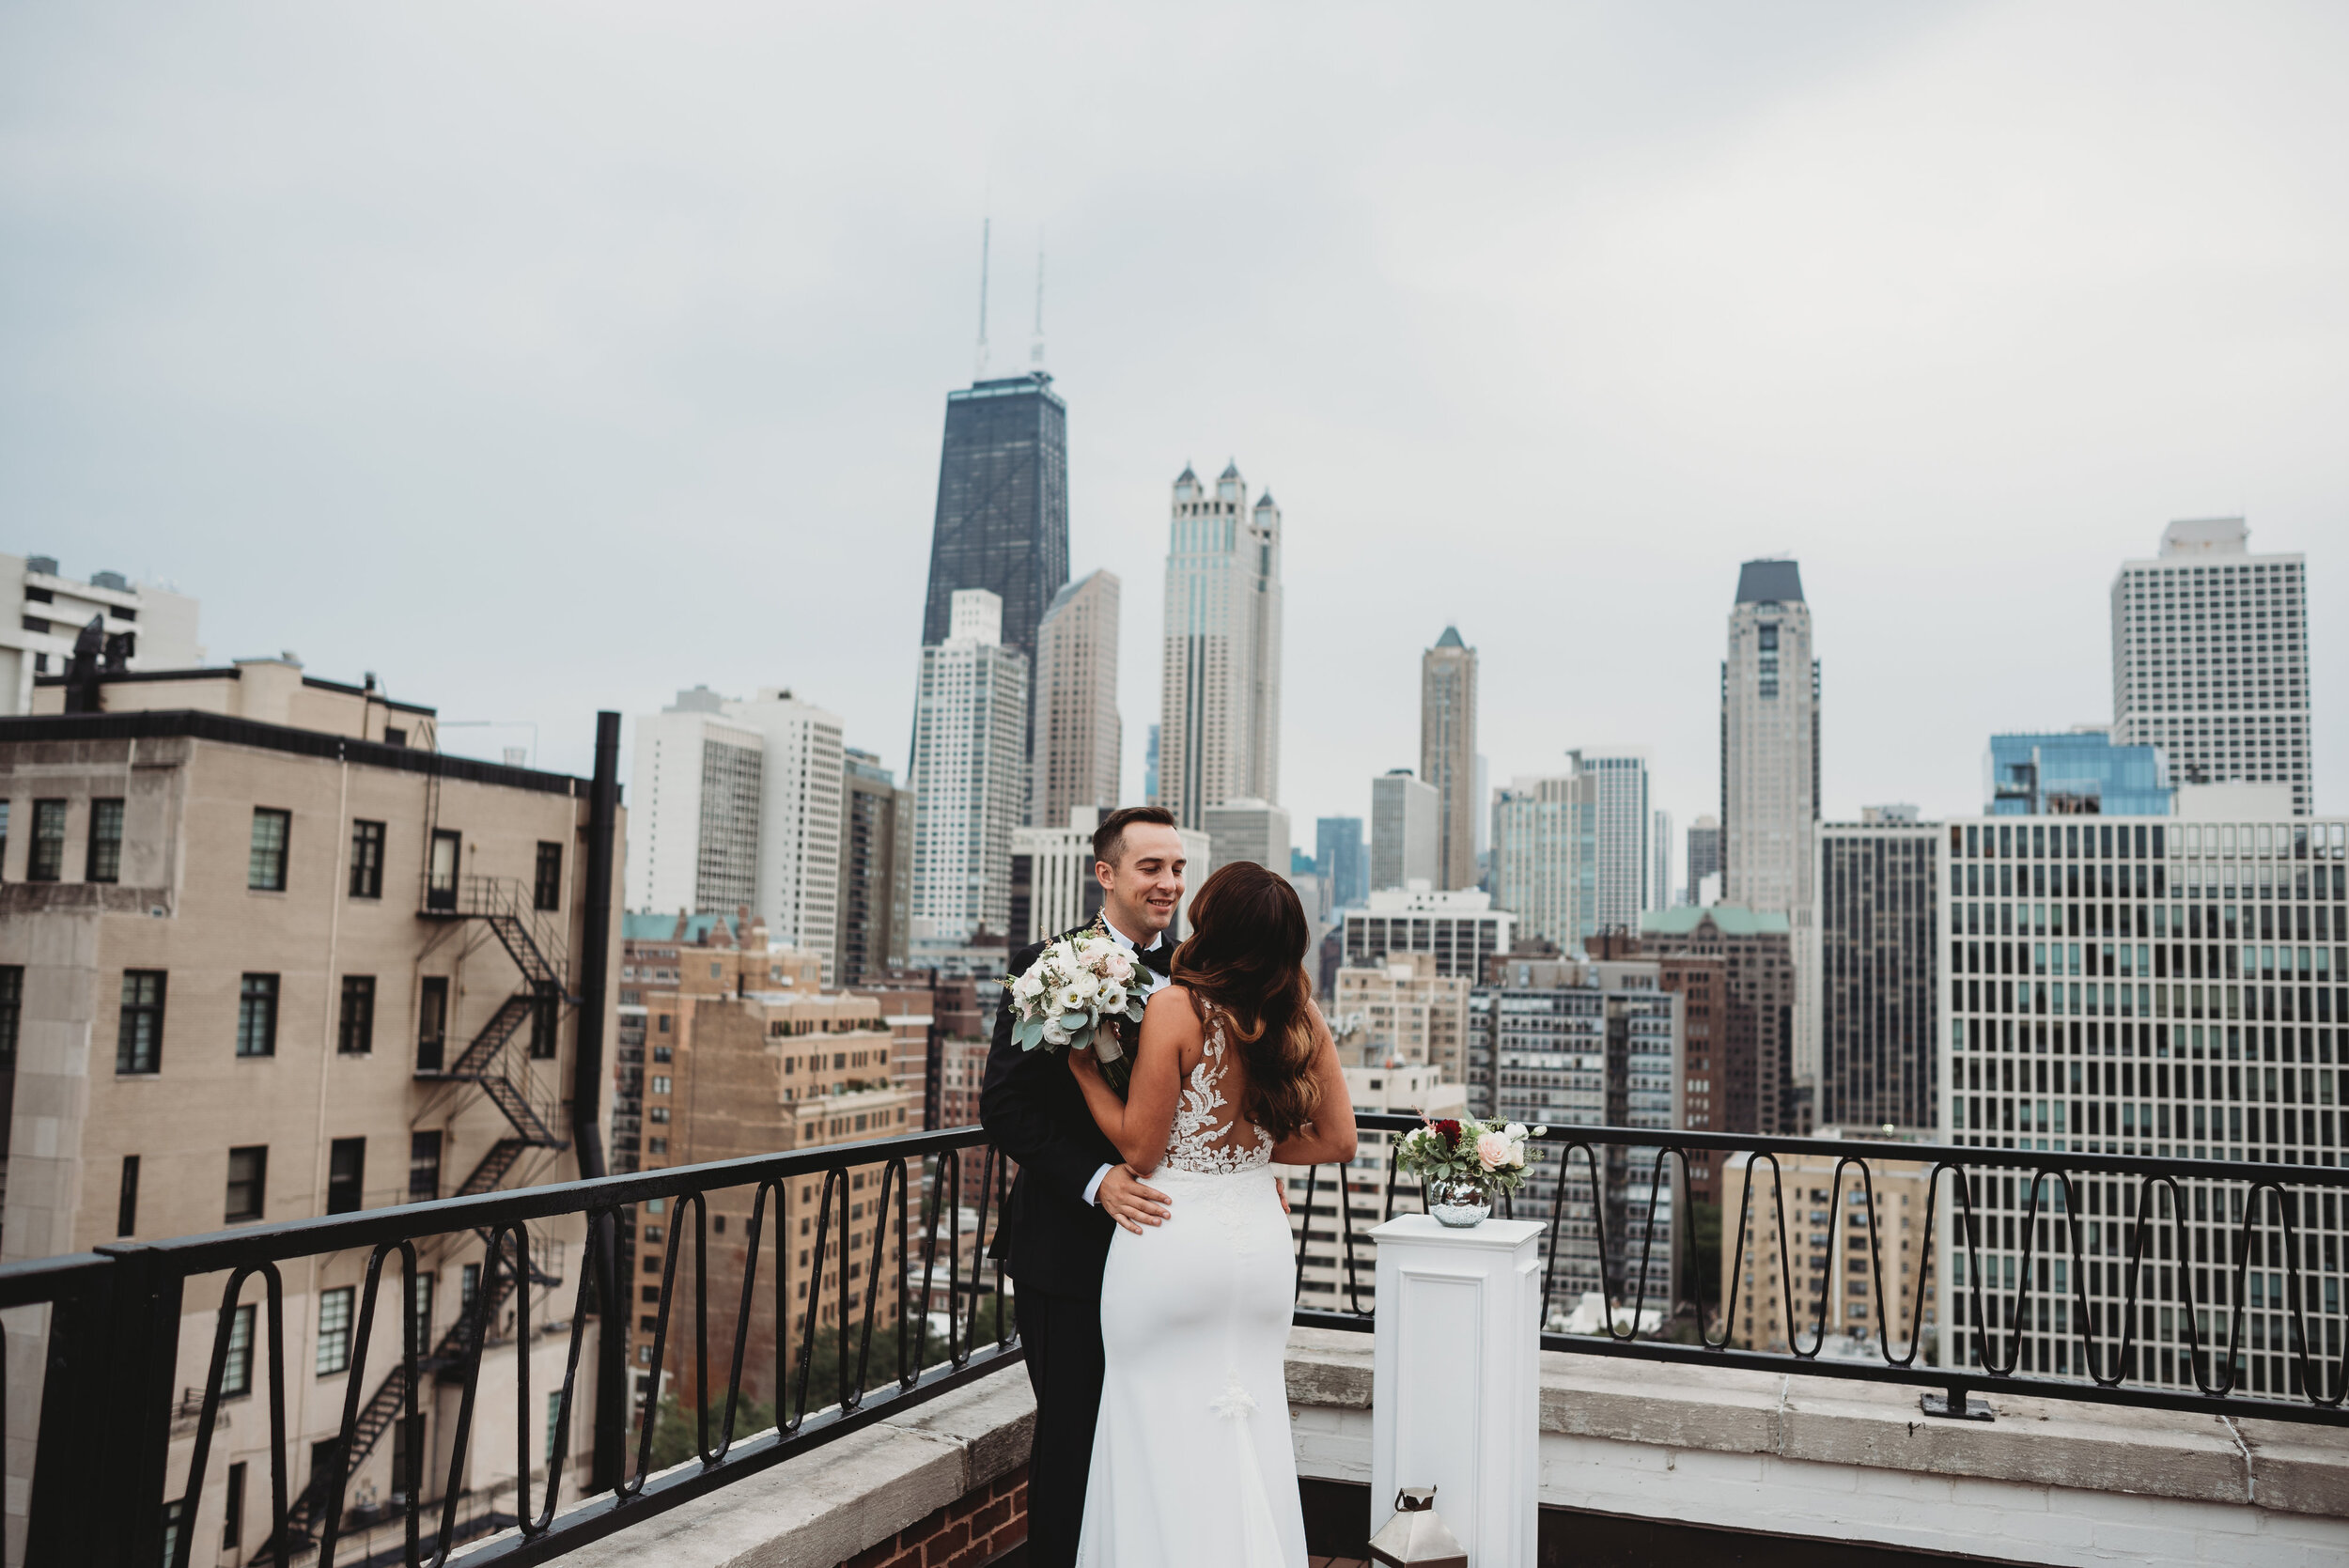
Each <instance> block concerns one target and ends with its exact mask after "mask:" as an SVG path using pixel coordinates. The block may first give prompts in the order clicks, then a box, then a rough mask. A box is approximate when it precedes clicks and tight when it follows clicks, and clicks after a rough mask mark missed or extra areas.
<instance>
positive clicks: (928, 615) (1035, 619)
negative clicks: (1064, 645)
mask: <svg viewBox="0 0 2349 1568" xmlns="http://www.w3.org/2000/svg"><path fill="white" fill-rule="evenodd" d="M1067 581H1068V406H1067V405H1066V403H1064V402H1062V401H1061V399H1060V396H1059V394H1057V393H1055V392H1053V391H1052V378H1051V377H1050V376H1048V375H1046V374H1045V373H1044V372H1043V371H1041V370H1036V371H1032V372H1030V373H1029V374H1027V375H1024V376H1007V377H1004V378H1003V379H1001V380H982V381H978V382H974V383H973V384H972V385H971V386H969V387H966V388H964V389H963V390H961V391H959V392H950V393H948V394H947V395H946V441H945V446H944V449H943V450H942V452H941V454H940V457H939V462H938V512H937V516H936V520H935V521H934V522H933V523H932V524H931V532H930V584H929V595H928V598H926V601H925V603H924V605H923V611H922V642H923V644H924V645H925V646H930V645H934V644H942V643H944V642H946V641H947V639H948V638H949V637H950V636H951V635H952V629H951V625H950V623H951V620H952V615H953V601H954V596H955V595H956V593H957V592H958V591H960V590H962V589H965V588H985V589H986V590H987V591H988V592H989V593H991V594H993V595H994V596H995V597H996V598H998V599H999V600H1001V601H1002V603H1003V635H1002V642H1003V645H1004V646H1005V647H1010V648H1017V649H1019V653H1020V655H1021V657H1022V658H1023V659H1024V660H1026V661H1027V664H1028V667H1029V668H1030V669H1034V667H1035V651H1036V650H1035V639H1036V629H1037V627H1038V626H1039V625H1040V624H1041V623H1042V622H1043V619H1044V611H1045V608H1046V606H1048V605H1050V603H1051V601H1052V596H1053V594H1055V593H1057V592H1058V591H1059V589H1060V585H1061V584H1062V583H1064V582H1067Z"/></svg>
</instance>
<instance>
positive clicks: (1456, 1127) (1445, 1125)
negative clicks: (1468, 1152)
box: [1430, 1117, 1460, 1149]
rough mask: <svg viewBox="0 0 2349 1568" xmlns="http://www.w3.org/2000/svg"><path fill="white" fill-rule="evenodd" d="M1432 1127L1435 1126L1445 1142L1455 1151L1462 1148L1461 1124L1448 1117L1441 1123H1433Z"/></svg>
mask: <svg viewBox="0 0 2349 1568" xmlns="http://www.w3.org/2000/svg"><path fill="white" fill-rule="evenodd" d="M1430 1126H1434V1127H1435V1129H1436V1130H1437V1131H1438V1132H1439V1133H1441V1134H1442V1135H1443V1141H1444V1142H1445V1143H1446V1144H1448V1145H1450V1146H1451V1147H1453V1148H1455V1149H1456V1148H1458V1147H1459V1146H1460V1124H1459V1123H1457V1122H1455V1121H1454V1120H1452V1119H1451V1118H1450V1117H1446V1118H1444V1119H1443V1120H1442V1121H1440V1122H1435V1123H1431V1124H1430Z"/></svg>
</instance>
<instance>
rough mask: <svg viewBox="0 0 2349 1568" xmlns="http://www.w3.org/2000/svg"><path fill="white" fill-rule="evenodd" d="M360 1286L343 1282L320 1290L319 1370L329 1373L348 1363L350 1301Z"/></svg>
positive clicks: (345, 1367)
mask: <svg viewBox="0 0 2349 1568" xmlns="http://www.w3.org/2000/svg"><path fill="white" fill-rule="evenodd" d="M358 1294H359V1287H358V1286H356V1285H343V1286H340V1287H338V1288H336V1289H334V1290H322V1291H320V1292H319V1353H318V1374H319V1376H320V1377H327V1376H331V1375H333V1374H335V1373H338V1372H347V1371H349V1370H350V1304H351V1301H352V1300H353V1299H354V1298H355V1297H356V1296H358Z"/></svg>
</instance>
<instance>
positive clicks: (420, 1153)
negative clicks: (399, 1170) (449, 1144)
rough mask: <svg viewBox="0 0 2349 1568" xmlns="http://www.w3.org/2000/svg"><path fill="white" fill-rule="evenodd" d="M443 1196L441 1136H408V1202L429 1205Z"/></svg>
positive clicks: (434, 1133)
mask: <svg viewBox="0 0 2349 1568" xmlns="http://www.w3.org/2000/svg"><path fill="white" fill-rule="evenodd" d="M440 1195H441V1135H440V1134H439V1133H438V1132H412V1133H410V1134H409V1135H408V1201H409V1202H410V1203H430V1202H431V1201H432V1200H433V1199H435V1198H438V1197H439V1196H440Z"/></svg>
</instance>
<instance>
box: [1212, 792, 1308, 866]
mask: <svg viewBox="0 0 2349 1568" xmlns="http://www.w3.org/2000/svg"><path fill="white" fill-rule="evenodd" d="M1203 815H1204V822H1203V824H1202V825H1203V826H1205V827H1206V830H1207V837H1208V838H1209V839H1211V840H1213V841H1214V844H1215V856H1214V861H1213V863H1212V864H1210V865H1209V866H1208V867H1207V873H1208V874H1209V875H1212V874H1213V873H1215V872H1217V871H1220V870H1221V869H1222V868H1223V867H1225V866H1227V865H1230V864H1231V863H1232V862H1235V861H1252V862H1255V863H1256V864H1258V865H1260V866H1264V867H1265V868H1267V869H1268V870H1270V871H1274V872H1278V873H1279V874H1280V875H1282V876H1283V877H1285V876H1287V875H1288V871H1289V846H1290V843H1291V840H1290V837H1289V814H1288V813H1287V812H1286V811H1284V810H1283V809H1282V808H1281V807H1279V806H1276V805H1273V804H1271V803H1270V802H1269V801H1266V800H1254V799H1252V798H1249V797H1246V796H1242V797H1240V798H1239V799H1237V800H1226V801H1224V802H1223V803H1222V804H1221V805H1220V806H1210V807H1208V808H1207V810H1206V813H1204V814H1203ZM1205 879H1206V877H1201V880H1203V881H1204V880H1205Z"/></svg>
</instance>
